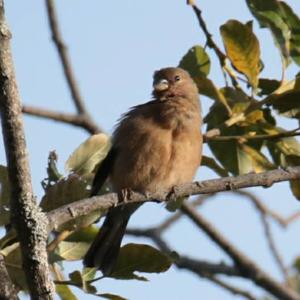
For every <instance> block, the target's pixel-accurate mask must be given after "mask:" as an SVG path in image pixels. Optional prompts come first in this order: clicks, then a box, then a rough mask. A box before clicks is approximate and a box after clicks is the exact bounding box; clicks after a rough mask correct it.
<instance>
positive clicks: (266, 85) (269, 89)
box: [258, 78, 280, 96]
mask: <svg viewBox="0 0 300 300" xmlns="http://www.w3.org/2000/svg"><path fill="white" fill-rule="evenodd" d="M279 86H280V81H278V80H275V79H268V78H261V79H259V82H258V87H259V89H260V92H259V95H260V96H263V95H270V94H272V93H273V92H274V91H276V89H278V88H279Z"/></svg>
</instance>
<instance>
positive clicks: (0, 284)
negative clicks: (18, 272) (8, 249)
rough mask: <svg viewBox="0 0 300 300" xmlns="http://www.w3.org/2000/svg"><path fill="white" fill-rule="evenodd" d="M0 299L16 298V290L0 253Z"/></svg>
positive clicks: (11, 299) (10, 299) (13, 299)
mask: <svg viewBox="0 0 300 300" xmlns="http://www.w3.org/2000/svg"><path fill="white" fill-rule="evenodd" d="M0 299H1V300H18V299H19V297H18V291H17V289H16V287H15V286H14V284H13V283H12V281H11V279H10V277H9V274H8V272H7V269H6V266H5V261H4V257H3V256H2V255H1V254H0Z"/></svg>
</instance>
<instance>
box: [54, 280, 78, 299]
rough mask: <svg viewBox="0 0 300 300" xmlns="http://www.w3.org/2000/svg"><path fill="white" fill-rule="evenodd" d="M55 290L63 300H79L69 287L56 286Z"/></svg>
mask: <svg viewBox="0 0 300 300" xmlns="http://www.w3.org/2000/svg"><path fill="white" fill-rule="evenodd" d="M55 290H56V293H57V295H58V296H59V298H60V299H61V300H77V298H76V296H75V295H74V293H73V292H72V290H71V289H70V287H69V286H68V285H65V284H56V285H55Z"/></svg>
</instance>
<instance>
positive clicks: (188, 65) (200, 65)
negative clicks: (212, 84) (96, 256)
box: [179, 45, 210, 78]
mask: <svg viewBox="0 0 300 300" xmlns="http://www.w3.org/2000/svg"><path fill="white" fill-rule="evenodd" d="M179 67H180V68H182V69H185V70H186V71H188V72H189V73H190V75H191V76H192V77H193V78H195V77H198V76H202V75H204V76H207V75H208V74H209V70H210V59H209V56H208V55H207V53H206V52H205V50H204V48H203V47H201V46H199V45H196V46H194V47H192V48H191V49H190V50H189V51H188V52H187V53H186V54H185V55H184V56H183V58H182V59H181V61H180V63H179Z"/></svg>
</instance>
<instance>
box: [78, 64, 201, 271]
mask: <svg viewBox="0 0 300 300" xmlns="http://www.w3.org/2000/svg"><path fill="white" fill-rule="evenodd" d="M152 96H153V98H152V100H150V101H149V102H146V103H144V104H141V105H137V106H134V107H132V108H131V109H130V110H129V112H127V113H126V114H124V115H123V116H122V117H121V119H120V120H119V123H118V124H117V126H116V128H115V130H114V133H113V135H112V147H111V150H110V151H109V153H108V154H107V156H106V158H105V159H104V160H103V162H102V163H101V165H100V167H99V169H98V171H97V172H96V175H95V177H94V181H93V184H92V189H91V196H94V195H97V193H98V192H99V190H100V189H101V187H102V185H103V184H104V182H105V181H106V179H107V178H109V179H110V182H111V185H112V189H113V191H115V192H117V193H118V194H119V195H122V192H124V191H126V190H132V191H135V192H139V193H143V194H147V193H149V192H150V193H151V192H153V193H154V192H157V191H159V190H163V189H171V188H173V187H174V186H176V185H179V184H184V183H187V182H191V181H192V180H193V177H194V176H195V173H196V171H197V169H198V167H199V165H200V162H201V156H202V143H203V138H202V133H201V125H202V117H201V105H200V100H199V92H198V88H197V85H196V84H195V82H194V81H193V79H192V78H191V76H190V75H189V73H188V72H187V71H185V70H183V69H181V68H179V67H168V68H163V69H160V70H158V71H155V72H154V75H153V92H152ZM139 206H140V204H136V203H128V202H127V203H126V204H124V205H122V206H118V207H114V208H111V209H110V210H109V211H108V213H107V214H106V217H105V220H104V223H103V225H102V227H101V229H100V230H99V233H98V235H97V236H96V238H95V240H94V241H93V243H92V244H91V246H90V248H89V249H88V251H87V253H86V255H85V257H84V259H83V264H84V265H85V266H86V267H95V268H97V269H99V270H101V271H102V273H103V275H105V276H109V275H110V274H112V272H113V269H114V267H115V265H116V262H117V257H118V254H119V251H120V247H121V242H122V238H123V236H124V234H125V230H126V226H127V224H128V221H129V218H130V216H131V215H132V214H133V213H134V212H135V211H136V209H137V208H138V207H139Z"/></svg>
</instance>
